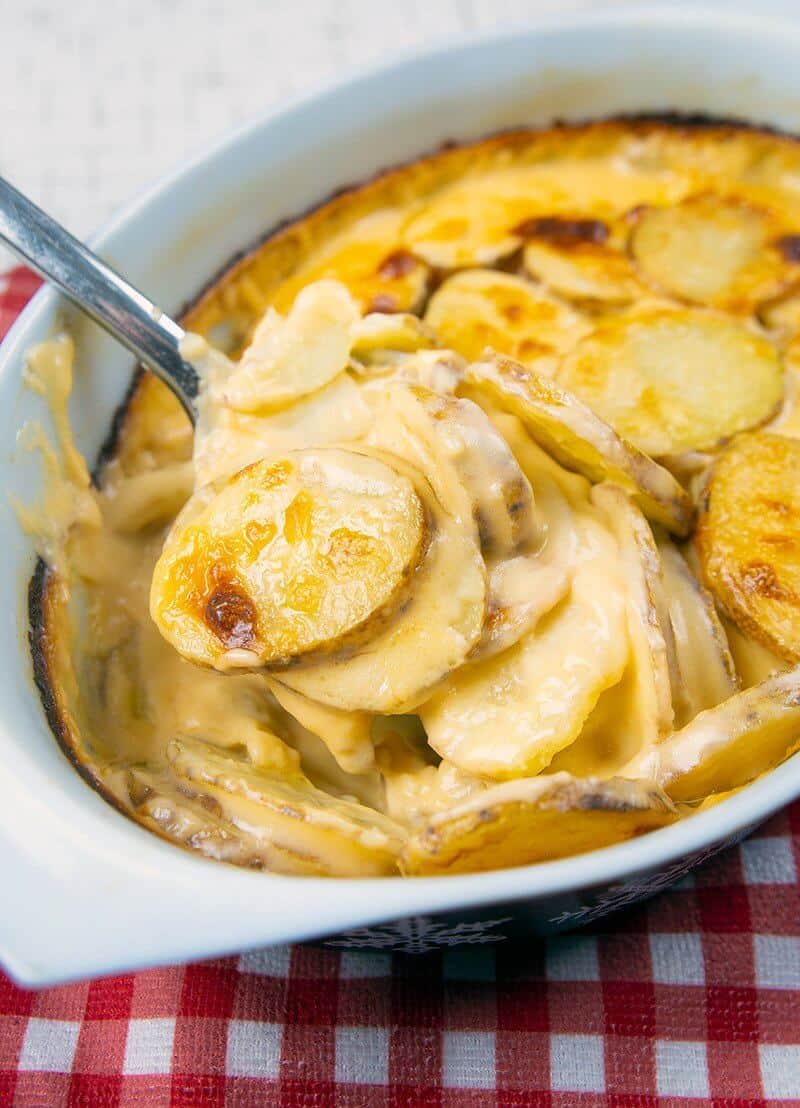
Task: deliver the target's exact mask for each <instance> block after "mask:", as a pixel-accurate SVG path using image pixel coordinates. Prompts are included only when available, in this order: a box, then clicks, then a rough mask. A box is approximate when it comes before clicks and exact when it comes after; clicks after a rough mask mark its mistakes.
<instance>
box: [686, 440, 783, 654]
mask: <svg viewBox="0 0 800 1108" xmlns="http://www.w3.org/2000/svg"><path fill="white" fill-rule="evenodd" d="M695 542H696V548H697V552H698V555H699V558H700V563H701V566H702V572H703V576H704V577H705V580H706V582H707V584H708V585H709V587H710V588H711V590H712V592H713V593H714V595H715V596H716V597H717V599H718V600H719V602H720V603H721V604H722V606H723V608H724V609H725V611H726V612H727V614H728V615H729V616H730V617H731V619H733V620H734V621H735V622H736V623H738V624H739V626H740V627H741V628H742V629H743V630H744V631H745V632H746V633H747V634H748V635H750V636H752V638H754V639H756V640H758V641H759V642H761V643H763V644H764V646H766V647H767V649H768V650H771V651H772V652H773V653H774V654H777V655H779V657H781V658H785V659H786V661H789V662H797V661H800V442H798V441H797V440H796V439H789V438H785V437H784V436H783V435H773V434H768V433H764V432H762V433H760V434H753V435H742V436H740V437H739V438H738V439H736V441H735V442H733V443H732V444H731V446H729V447H728V449H727V450H726V451H725V452H724V453H723V454H721V455H720V457H719V458H718V459H717V461H716V463H715V465H714V468H713V470H712V474H711V480H710V482H709V484H708V487H707V489H706V493H705V497H704V505H703V510H702V511H701V515H700V520H699V523H698V527H697V534H696V537H695Z"/></svg>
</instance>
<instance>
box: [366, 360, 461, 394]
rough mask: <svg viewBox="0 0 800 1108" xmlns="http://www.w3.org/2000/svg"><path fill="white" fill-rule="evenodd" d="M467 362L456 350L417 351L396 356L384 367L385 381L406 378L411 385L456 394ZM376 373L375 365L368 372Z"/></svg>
mask: <svg viewBox="0 0 800 1108" xmlns="http://www.w3.org/2000/svg"><path fill="white" fill-rule="evenodd" d="M466 365H467V363H466V362H465V361H464V359H463V358H462V357H461V355H460V354H456V353H455V351H454V350H417V351H415V352H414V353H413V354H408V355H406V356H405V357H403V358H397V357H396V356H395V358H393V359H392V364H391V365H389V366H385V367H382V368H383V370H384V372H383V373H381V376H382V378H383V380H384V381H386V380H394V381H403V382H404V383H405V384H407V385H421V386H422V388H425V389H431V390H432V391H433V392H438V393H439V394H440V395H441V396H453V395H454V393H455V391H456V388H457V386H458V384H459V382H460V381H461V379H462V378H463V376H464V370H465V369H466ZM364 375H366V376H367V377H368V378H371V377H373V376H374V375H375V371H374V368H373V367H370V369H369V370H367V371H366V373H365V374H364Z"/></svg>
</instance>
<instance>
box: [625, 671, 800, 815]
mask: <svg viewBox="0 0 800 1108" xmlns="http://www.w3.org/2000/svg"><path fill="white" fill-rule="evenodd" d="M799 749H800V669H798V668H795V669H792V670H790V671H789V672H788V673H782V674H778V675H776V676H774V677H770V678H768V679H767V680H766V681H764V682H763V683H762V684H760V685H755V686H753V688H751V689H746V690H745V691H744V692H740V693H737V694H736V695H735V696H732V697H730V698H729V699H728V700H725V701H723V702H722V703H721V704H718V705H717V706H716V707H715V708H709V709H707V710H706V711H704V712H701V713H700V714H699V715H698V716H696V717H695V719H693V720H692V722H691V723H689V724H687V726H686V727H684V728H683V729H682V730H681V731H676V732H675V734H674V735H672V736H670V738H669V739H667V740H666V741H665V742H663V743H661V744H660V745H659V746H657V747H655V748H654V749H652V750H649V751H645V752H643V753H642V754H641V755H640V756H639V757H637V758H635V759H634V760H633V761H632V762H630V763H629V764H628V765H627V766H626V767H625V768H624V770H622V771H621V773H622V774H623V775H624V776H625V777H646V778H648V779H651V780H654V781H657V782H658V784H659V785H660V786H661V787H662V788H663V789H664V790H665V791H666V792H667V793H669V795H670V796H671V797H672V798H673V800H685V801H692V800H701V799H702V798H703V797H706V796H708V795H710V794H711V793H720V792H727V791H728V790H730V789H735V788H738V787H739V786H740V785H746V784H747V783H748V782H749V781H753V780H755V778H756V777H759V776H760V775H761V774H762V773H766V772H767V770H770V769H773V768H774V767H775V766H776V765H778V764H779V763H780V762H782V761H784V760H785V759H786V758H788V757H789V756H790V755H791V754H793V753H794V752H795V751H797V750H799Z"/></svg>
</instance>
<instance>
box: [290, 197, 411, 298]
mask: <svg viewBox="0 0 800 1108" xmlns="http://www.w3.org/2000/svg"><path fill="white" fill-rule="evenodd" d="M404 220H405V215H404V214H402V213H401V212H399V211H392V210H388V211H381V212H375V213H373V214H372V215H369V216H366V217H364V218H363V219H360V220H359V221H358V222H357V223H356V224H355V225H354V226H352V227H349V228H348V229H347V230H346V231H343V232H342V233H341V234H339V235H337V236H336V237H335V238H334V239H333V240H332V241H331V242H330V243H328V244H327V245H326V246H325V248H324V249H323V250H321V251H318V252H314V254H313V255H312V257H311V258H310V260H309V261H308V262H306V263H305V265H303V266H301V268H300V269H299V270H297V272H296V273H294V274H293V275H292V276H291V277H290V278H288V280H286V281H285V282H284V283H283V284H282V285H281V286H280V287H279V288H278V290H277V291H276V293H275V295H274V296H273V298H272V305H273V307H275V308H276V309H277V310H278V311H279V312H286V311H288V310H289V308H291V306H292V304H293V303H294V300H295V297H296V296H297V294H298V292H300V290H301V289H303V288H305V287H306V285H310V284H311V283H312V282H313V281H319V280H320V279H323V278H326V277H331V278H333V279H334V280H336V281H341V282H342V284H343V285H346V286H347V288H348V289H349V291H350V293H351V295H352V296H353V297H354V299H355V300H356V302H357V303H358V305H359V308H360V309H361V311H362V312H365V313H366V312H413V311H415V310H416V309H417V308H418V307H419V305H420V304H421V302H422V300H423V299H424V297H425V292H426V290H427V287H428V280H429V278H430V269H429V268H428V266H427V265H426V264H425V262H424V261H423V260H422V258H421V257H419V256H417V255H415V254H413V253H411V251H409V250H407V249H398V246H399V243H400V230H401V226H402V224H403V222H404Z"/></svg>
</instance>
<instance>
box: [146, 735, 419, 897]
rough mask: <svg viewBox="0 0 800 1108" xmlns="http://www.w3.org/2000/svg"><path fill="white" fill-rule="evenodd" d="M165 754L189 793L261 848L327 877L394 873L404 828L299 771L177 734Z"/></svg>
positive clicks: (171, 767) (403, 836)
mask: <svg viewBox="0 0 800 1108" xmlns="http://www.w3.org/2000/svg"><path fill="white" fill-rule="evenodd" d="M167 757H168V759H169V765H170V770H171V771H172V773H173V774H174V776H175V777H176V778H177V780H178V782H179V783H180V784H181V786H182V787H184V788H185V789H186V790H188V792H189V794H190V796H191V795H194V796H196V797H197V798H198V799H199V800H200V801H201V803H203V806H204V807H207V808H208V809H210V810H211V812H212V813H215V814H216V815H217V817H218V818H219V819H220V820H221V821H223V822H224V823H227V824H230V825H232V826H233V827H234V828H236V830H237V831H238V832H240V833H242V832H243V833H244V834H245V835H247V836H248V837H252V838H253V839H255V840H256V842H257V843H260V844H261V845H262V846H263V845H264V844H265V843H266V844H268V845H269V847H270V848H273V849H276V850H277V851H282V852H284V853H285V854H286V855H287V856H289V857H290V858H291V857H293V858H295V859H297V860H299V862H300V865H302V866H304V867H310V866H313V870H312V871H316V872H317V873H321V874H330V875H331V876H335V875H338V876H348V875H353V876H355V875H369V874H381V873H392V872H394V870H395V866H396V857H397V854H398V851H399V850H400V849H401V847H402V845H403V842H404V840H405V834H404V832H403V830H402V828H401V827H400V826H399V825H398V824H396V823H395V822H394V821H392V820H390V819H388V817H386V816H384V815H383V814H382V813H380V812H376V811H375V810H374V809H372V808H367V807H365V806H364V805H363V804H358V803H357V802H355V801H352V800H344V799H341V798H339V797H335V796H331V795H329V794H328V793H326V792H323V791H322V790H320V789H317V788H315V787H314V786H313V785H312V784H311V782H310V781H308V780H307V779H306V778H305V777H304V776H303V775H302V774H299V773H298V774H297V775H296V777H294V778H292V777H285V776H284V777H280V776H277V775H271V774H267V773H263V772H260V771H257V770H254V769H253V768H252V766H251V765H250V764H249V762H247V761H245V760H244V759H242V758H236V757H234V756H233V755H230V754H227V753H222V752H221V751H219V750H218V749H217V748H215V747H213V746H211V745H210V744H208V743H203V742H199V741H196V740H190V739H180V740H178V739H175V740H173V741H172V742H171V743H170V744H169V746H168V748H167ZM298 868H299V867H298ZM301 872H302V870H301ZM305 872H308V868H306V869H305Z"/></svg>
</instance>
